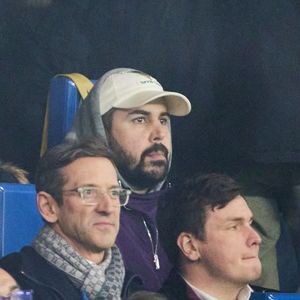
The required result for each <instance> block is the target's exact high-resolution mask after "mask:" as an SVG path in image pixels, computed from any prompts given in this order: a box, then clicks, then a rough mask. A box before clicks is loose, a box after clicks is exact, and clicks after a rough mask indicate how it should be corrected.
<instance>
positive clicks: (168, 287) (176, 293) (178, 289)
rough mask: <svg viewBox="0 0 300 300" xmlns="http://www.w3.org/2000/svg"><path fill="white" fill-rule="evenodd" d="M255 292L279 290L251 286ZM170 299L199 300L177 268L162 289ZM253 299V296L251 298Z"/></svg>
mask: <svg viewBox="0 0 300 300" xmlns="http://www.w3.org/2000/svg"><path fill="white" fill-rule="evenodd" d="M251 288H252V289H253V290H254V291H255V292H261V293H263V292H278V291H274V290H270V289H265V288H262V287H257V286H251ZM160 292H161V293H162V294H164V295H165V296H166V297H167V298H168V299H170V300H199V298H198V297H197V296H196V295H195V293H194V292H193V290H192V289H191V288H190V287H189V286H188V285H187V284H186V283H185V281H184V280H183V279H182V277H181V276H180V275H179V273H178V272H177V271H176V270H173V271H172V272H171V273H170V276H169V278H168V279H167V280H166V282H165V283H164V285H163V287H162V289H161V290H160ZM250 299H251V298H250Z"/></svg>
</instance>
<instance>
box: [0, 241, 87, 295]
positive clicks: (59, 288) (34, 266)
mask: <svg viewBox="0 0 300 300" xmlns="http://www.w3.org/2000/svg"><path fill="white" fill-rule="evenodd" d="M0 267H1V268H3V269H4V270H6V271H7V272H8V273H9V274H10V275H11V276H12V277H13V278H14V279H15V280H16V282H17V283H18V285H19V286H20V288H21V289H32V290H33V291H34V300H39V299H40V300H48V299H49V300H68V299H69V300H79V299H80V300H81V299H83V296H82V294H81V291H80V290H79V289H78V288H77V287H75V286H74V284H73V283H72V282H71V281H70V279H69V278H68V277H67V276H66V275H65V273H63V272H62V271H60V270H59V269H57V268H55V267H54V266H52V265H51V264H50V263H49V262H47V261H46V260H45V259H44V258H43V257H42V256H40V255H39V254H38V253H37V252H36V251H35V250H34V249H33V248H32V247H29V246H28V247H24V248H23V249H22V250H21V251H20V252H18V253H12V254H9V255H7V256H5V257H4V258H2V259H1V260H0Z"/></svg>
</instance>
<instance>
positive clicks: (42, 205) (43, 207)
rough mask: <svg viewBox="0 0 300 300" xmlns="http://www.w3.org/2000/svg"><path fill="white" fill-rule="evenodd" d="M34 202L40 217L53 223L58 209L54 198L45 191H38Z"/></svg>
mask: <svg viewBox="0 0 300 300" xmlns="http://www.w3.org/2000/svg"><path fill="white" fill-rule="evenodd" d="M36 202H37V207H38V209H39V211H40V214H41V215H42V217H43V218H44V219H45V220H46V221H47V222H49V223H55V222H56V221H57V210H58V205H57V203H56V201H55V199H54V198H53V197H52V196H51V195H50V194H48V193H46V192H38V194H37V199H36Z"/></svg>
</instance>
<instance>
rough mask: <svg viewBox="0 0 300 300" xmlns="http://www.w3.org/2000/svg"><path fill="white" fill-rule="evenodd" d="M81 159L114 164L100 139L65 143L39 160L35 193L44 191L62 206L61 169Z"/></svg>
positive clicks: (62, 178)
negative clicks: (100, 158) (90, 158)
mask: <svg viewBox="0 0 300 300" xmlns="http://www.w3.org/2000/svg"><path fill="white" fill-rule="evenodd" d="M82 157H105V158H107V159H109V160H110V161H111V162H112V163H113V164H114V159H113V154H112V152H111V151H110V150H109V149H108V148H107V147H106V146H105V144H104V142H102V141H101V139H100V138H94V139H90V140H87V141H85V142H82V143H79V144H78V143H70V142H66V143H63V144H60V145H57V146H55V147H53V148H52V149H50V150H48V151H47V152H46V153H45V155H44V156H43V157H42V158H41V159H40V161H39V164H38V167H37V171H36V175H35V186H36V190H37V192H40V191H44V192H47V193H49V194H50V195H52V196H53V198H54V199H55V200H56V202H57V203H58V205H62V203H63V199H62V189H63V186H64V184H65V178H64V177H63V175H62V172H61V170H62V168H63V167H65V166H67V165H69V164H70V163H72V162H73V161H75V160H77V159H79V158H82Z"/></svg>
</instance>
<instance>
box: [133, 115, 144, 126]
mask: <svg viewBox="0 0 300 300" xmlns="http://www.w3.org/2000/svg"><path fill="white" fill-rule="evenodd" d="M132 121H133V123H136V124H143V123H145V122H146V118H145V117H144V116H139V117H136V118H134V119H133V120H132Z"/></svg>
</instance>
